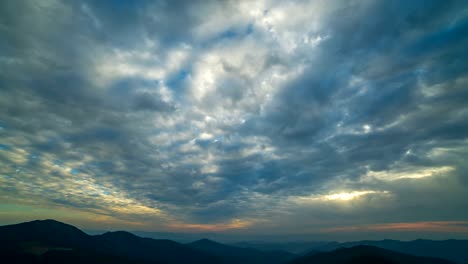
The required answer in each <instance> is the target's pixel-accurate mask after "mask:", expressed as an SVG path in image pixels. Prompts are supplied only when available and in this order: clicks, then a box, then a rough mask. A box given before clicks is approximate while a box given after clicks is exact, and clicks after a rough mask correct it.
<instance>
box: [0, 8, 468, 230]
mask: <svg viewBox="0 0 468 264" xmlns="http://www.w3.org/2000/svg"><path fill="white" fill-rule="evenodd" d="M0 5H1V6H0V35H1V36H2V37H1V40H0V69H1V70H0V172H1V175H0V176H1V177H0V182H1V184H0V199H1V200H0V201H1V204H2V206H4V207H5V208H8V210H5V212H4V213H0V217H2V218H3V219H7V220H4V222H5V221H13V220H15V219H19V218H21V217H23V218H24V217H28V216H29V215H28V213H26V212H21V213H20V212H19V211H21V210H14V208H22V207H21V206H31V207H34V208H42V209H44V210H51V211H54V212H59V211H63V210H67V212H74V213H73V216H70V217H69V218H70V219H72V220H73V221H75V222H79V223H87V224H88V225H90V226H118V227H138V228H140V229H145V230H185V231H197V230H200V231H226V232H228V231H229V232H234V231H235V232H245V233H280V234H294V233H320V232H331V230H340V232H343V230H351V231H355V230H358V231H359V230H377V231H379V230H380V231H382V230H383V231H385V232H387V231H391V229H392V227H394V226H396V227H398V226H401V223H408V224H407V225H405V226H406V227H412V226H413V227H418V228H416V229H415V231H422V229H423V228H421V227H425V226H426V227H428V228H427V229H426V231H433V232H451V229H450V230H449V229H447V230H445V229H443V228H436V229H437V230H436V229H433V230H431V228H430V227H431V226H433V225H425V224H424V223H439V222H442V223H460V222H462V223H463V222H464V221H468V214H467V213H466V210H464V209H465V208H466V202H465V201H466V200H468V177H467V175H466V171H467V169H468V167H467V165H465V163H466V159H467V158H468V105H467V103H466V102H468V68H467V66H468V64H467V61H468V56H467V55H466V54H467V53H466V52H465V50H466V47H467V46H468V37H467V36H468V9H467V5H466V3H464V2H463V1H412V2H411V3H407V2H404V1H391V2H383V1H382V2H376V1H291V2H288V3H283V2H281V1H226V2H224V1H191V2H190V3H189V2H187V1H148V2H147V1H97V2H96V1H82V2H62V1H53V0H50V1H40V2H38V1H4V2H2V3H1V4H0ZM12 208H13V209H12ZM38 210H39V209H38ZM44 214H46V213H44ZM71 214H72V213H69V214H68V215H71ZM74 214H76V215H74ZM44 217H47V215H45V216H44ZM356 226H359V228H356ZM438 226H439V225H438ZM463 230H465V229H463ZM452 231H453V230H452ZM464 232H465V234H466V233H468V232H466V230H465V231H464Z"/></svg>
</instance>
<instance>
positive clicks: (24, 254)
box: [0, 220, 468, 264]
mask: <svg viewBox="0 0 468 264" xmlns="http://www.w3.org/2000/svg"><path fill="white" fill-rule="evenodd" d="M353 243H375V244H378V246H379V247H382V248H384V247H386V248H389V247H392V248H394V249H395V250H394V251H407V252H412V253H414V254H419V255H426V256H427V255H432V256H446V257H447V258H448V259H452V260H453V259H463V256H467V252H466V251H468V250H467V249H468V247H467V246H466V245H467V244H466V241H462V240H461V241H460V240H447V241H430V240H415V241H411V242H401V241H395V240H383V241H360V242H352V243H343V244H340V243H336V242H334V243H329V244H326V245H325V246H324V245H323V243H322V242H320V244H316V246H317V248H316V249H318V248H320V249H321V250H330V252H322V253H317V252H316V251H313V252H311V253H309V254H307V255H305V256H303V257H300V258H296V259H294V258H295V255H294V254H292V253H288V252H285V251H279V250H276V251H262V250H256V249H252V248H242V247H235V246H228V245H224V244H220V243H217V242H215V241H211V240H208V239H202V240H198V241H195V242H192V243H189V244H180V243H177V242H174V241H171V240H165V239H152V238H142V237H139V236H136V235H134V234H132V233H129V232H124V231H118V232H107V233H104V234H102V235H95V236H91V235H88V234H86V233H84V232H82V231H81V230H79V229H78V228H76V227H74V226H71V225H68V224H64V223H61V222H57V221H54V220H36V221H32V222H27V223H21V224H16V225H7V226H0V263H7V264H8V263H15V264H22V263H31V264H55V263H57V264H58V263H72V264H74V263H86V264H94V263H96V264H97V263H100V264H107V263H112V264H130V263H136V264H151V263H152V264H178V263H194V264H197V263H203V264H217V263H220V264H236V263H247V264H250V263H252V264H253V263H258V264H262V263H265V264H266V263H269V264H281V263H287V262H290V263H292V264H302V263H304V264H305V263H316V264H320V263H336V264H338V263H415V264H418V263H429V264H444V263H445V264H448V263H452V262H450V261H448V260H442V259H437V258H428V257H416V256H412V255H409V254H404V253H396V252H394V251H390V250H387V249H382V248H378V247H373V246H357V247H356V246H355V244H353ZM338 245H344V246H348V247H350V248H340V249H336V247H337V246H338ZM353 246H354V247H353Z"/></svg>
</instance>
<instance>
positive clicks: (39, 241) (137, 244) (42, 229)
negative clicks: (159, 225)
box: [0, 220, 221, 264]
mask: <svg viewBox="0 0 468 264" xmlns="http://www.w3.org/2000/svg"><path fill="white" fill-rule="evenodd" d="M0 256H1V257H3V258H4V259H7V260H13V261H11V262H10V263H69V262H73V261H77V260H80V259H81V260H82V261H78V262H76V263H166V264H171V263H173V264H176V263H204V264H215V263H221V261H220V260H219V259H218V258H217V257H213V256H210V255H208V254H207V253H204V252H202V251H199V250H196V249H194V248H191V247H188V246H185V245H183V244H179V243H177V242H173V241H170V240H158V239H150V238H141V237H138V236H135V235H133V234H131V233H128V232H123V231H119V232H108V233H105V234H102V235H97V236H90V235H87V234H86V233H84V232H82V231H81V230H79V229H78V228H76V227H73V226H71V225H68V224H64V223H60V222H57V221H54V220H42V221H39V220H37V221H32V222H27V223H22V224H16V225H8V226H1V227H0ZM72 260H73V261H72ZM117 260H118V261H117ZM7 263H8V262H7Z"/></svg>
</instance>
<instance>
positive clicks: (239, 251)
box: [187, 239, 296, 264]
mask: <svg viewBox="0 0 468 264" xmlns="http://www.w3.org/2000/svg"><path fill="white" fill-rule="evenodd" d="M187 245H189V246H190V247H193V248H196V249H198V250H202V251H204V252H207V253H209V254H211V255H214V256H217V257H219V258H221V259H222V260H223V262H224V263H252V264H254V263H255V264H263V263H265V264H266V263H269V264H280V263H286V262H288V261H290V260H292V259H294V258H295V257H296V255H294V254H292V253H289V252H285V251H260V250H256V249H251V248H241V247H234V246H228V245H225V244H221V243H218V242H215V241H212V240H209V239H201V240H197V241H195V242H192V243H189V244H187Z"/></svg>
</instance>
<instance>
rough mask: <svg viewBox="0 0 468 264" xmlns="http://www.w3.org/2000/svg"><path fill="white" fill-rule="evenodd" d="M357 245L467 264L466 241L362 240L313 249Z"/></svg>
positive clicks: (467, 241)
mask: <svg viewBox="0 0 468 264" xmlns="http://www.w3.org/2000/svg"><path fill="white" fill-rule="evenodd" d="M357 245H368V246H375V247H379V248H384V249H389V250H393V251H398V252H402V253H407V254H411V255H416V256H425V257H439V258H444V259H448V260H451V261H455V262H459V263H468V240H454V239H451V240H424V239H418V240H413V241H399V240H390V239H385V240H379V241H372V240H364V241H355V242H346V243H336V242H335V243H330V244H328V245H326V246H322V247H318V248H315V249H319V250H322V251H330V250H335V249H337V248H340V247H354V246H357Z"/></svg>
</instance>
